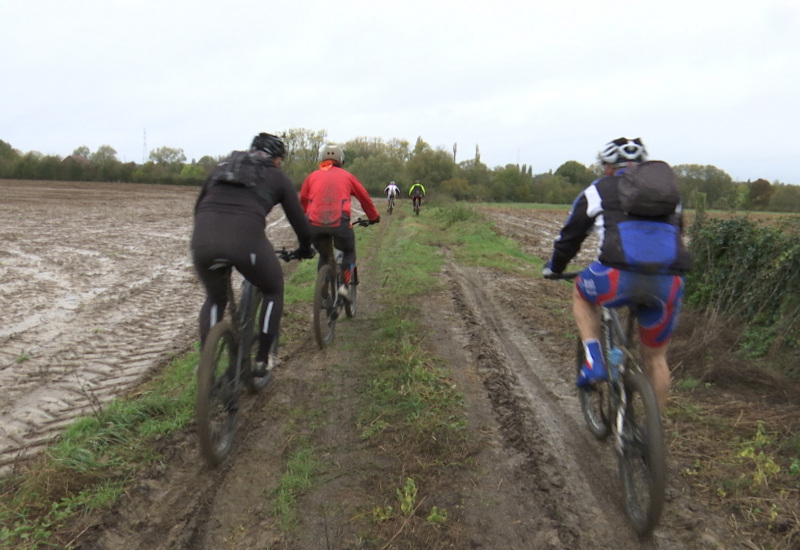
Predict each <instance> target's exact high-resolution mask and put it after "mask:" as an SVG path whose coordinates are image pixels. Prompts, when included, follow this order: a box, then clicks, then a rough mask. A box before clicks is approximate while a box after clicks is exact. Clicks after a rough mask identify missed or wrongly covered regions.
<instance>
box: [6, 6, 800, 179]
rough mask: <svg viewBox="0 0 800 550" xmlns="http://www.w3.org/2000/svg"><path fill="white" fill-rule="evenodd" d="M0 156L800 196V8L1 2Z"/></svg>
mask: <svg viewBox="0 0 800 550" xmlns="http://www.w3.org/2000/svg"><path fill="white" fill-rule="evenodd" d="M0 52H2V80H0V140H3V141H5V142H7V143H9V144H11V146H12V147H14V148H15V149H18V150H20V151H22V152H28V151H40V152H42V153H44V154H53V155H60V156H62V157H63V156H67V155H69V154H70V153H72V151H73V150H75V149H76V148H77V147H79V146H81V145H86V146H88V147H89V149H90V150H91V151H95V150H97V148H98V147H99V146H101V145H110V146H112V147H113V148H114V149H116V151H117V153H118V155H117V156H118V158H119V159H120V160H122V161H126V162H129V161H135V162H142V161H143V159H146V158H147V156H148V154H149V152H150V151H151V150H153V149H155V148H158V147H163V146H167V147H173V148H179V149H183V151H184V153H185V154H186V157H187V158H188V159H189V160H191V159H199V158H200V157H202V156H204V155H211V156H214V157H216V156H219V155H224V154H227V153H229V152H230V151H231V150H233V149H242V148H246V147H247V146H248V145H249V143H250V140H251V139H252V136H253V135H254V134H256V133H258V132H260V131H269V132H280V131H282V130H287V129H289V128H306V129H309V130H314V131H318V130H326V131H327V132H328V136H329V139H330V140H331V141H340V142H344V141H347V140H349V139H353V138H356V137H371V138H383V139H385V140H389V139H393V138H397V139H404V140H408V141H409V142H410V143H411V145H412V146H413V144H414V142H415V141H416V139H417V137H422V139H424V140H425V141H426V142H427V143H429V144H430V145H432V146H434V147H438V146H442V147H444V148H445V149H446V150H448V151H451V150H452V148H453V144H454V143H457V144H458V156H457V160H458V161H461V160H466V159H469V158H473V157H474V155H475V147H476V145H478V146H479V147H480V152H481V160H482V161H483V162H484V163H486V164H487V165H488V166H489V167H491V168H493V167H496V166H503V165H505V164H508V163H519V164H523V163H524V164H528V165H532V166H533V171H534V173H541V172H546V171H548V170H555V169H557V168H558V167H559V166H560V165H561V164H562V163H564V162H566V161H568V160H577V161H579V162H582V163H584V164H586V165H589V164H591V163H592V162H594V161H595V158H596V153H597V151H598V149H600V147H601V146H602V145H603V144H605V143H606V142H608V141H610V140H612V139H614V138H617V137H619V136H627V137H637V136H641V137H642V138H643V140H644V142H645V144H646V145H647V147H648V149H649V151H650V154H651V157H652V158H660V159H663V160H667V161H668V162H671V163H672V164H689V163H691V164H711V165H714V166H716V167H717V168H720V169H722V170H724V171H726V172H727V173H728V174H730V175H731V176H732V177H733V178H734V179H735V180H737V181H744V180H748V179H751V180H754V179H757V178H766V179H768V180H770V181H775V180H780V181H782V182H784V183H795V184H800V1H798V0H747V1H745V0H670V1H669V2H666V1H664V2H647V1H641V0H640V1H637V2H629V1H625V0H619V1H617V2H603V1H599V0H559V1H548V2H545V1H543V0H533V1H528V0H493V1H481V2H477V1H472V0H461V1H450V0H407V1H403V2H383V1H380V0H365V1H350V0H339V1H333V0H328V1H318V0H298V1H291V0H290V1H282V2H279V1H277V0H261V1H244V0H226V1H225V2H219V1H213V2H212V1H205V0H192V1H186V0H160V1H154V0H82V1H80V0H52V1H44V0H26V1H13V0H2V2H0Z"/></svg>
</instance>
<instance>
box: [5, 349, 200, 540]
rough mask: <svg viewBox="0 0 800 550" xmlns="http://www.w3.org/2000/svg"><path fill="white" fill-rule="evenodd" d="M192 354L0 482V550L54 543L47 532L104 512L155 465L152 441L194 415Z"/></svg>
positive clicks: (88, 419) (72, 428)
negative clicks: (21, 471) (139, 474)
mask: <svg viewBox="0 0 800 550" xmlns="http://www.w3.org/2000/svg"><path fill="white" fill-rule="evenodd" d="M195 365H197V353H196V352H192V353H189V354H188V355H186V356H184V357H181V358H179V359H176V360H175V361H173V362H172V363H171V364H170V365H169V366H167V367H166V368H165V369H164V371H163V372H162V373H161V374H160V375H159V376H157V377H155V378H154V379H153V380H151V381H150V382H148V383H147V384H145V385H144V386H142V387H141V388H140V389H139V390H138V392H137V393H136V394H135V395H132V396H129V397H127V398H123V399H118V400H116V401H114V402H112V403H110V404H108V405H107V406H105V407H104V408H102V409H101V410H99V411H97V412H96V413H95V414H93V415H91V416H86V417H83V418H80V419H78V420H76V421H74V422H73V423H72V424H70V425H69V426H68V427H67V428H66V430H65V431H64V432H63V434H62V435H61V436H60V437H59V438H58V440H57V441H56V442H55V443H54V444H52V445H51V446H49V447H48V449H47V450H46V451H45V452H44V453H42V455H41V456H40V457H38V458H37V459H36V460H35V461H34V462H33V464H32V465H31V467H30V470H29V471H28V472H27V473H24V474H20V475H14V476H11V477H9V478H7V479H4V480H2V481H1V482H0V525H2V526H3V527H1V528H0V548H14V549H28V548H40V547H43V546H45V545H47V546H51V545H52V544H56V545H57V546H61V544H60V543H59V541H52V540H51V538H52V536H53V533H54V532H56V531H57V530H58V529H60V528H63V527H64V526H65V525H68V524H70V523H74V521H75V520H76V519H77V518H79V517H80V516H82V515H84V514H86V513H89V512H91V511H94V510H101V509H105V508H107V507H109V506H110V505H112V504H113V503H114V502H116V500H117V498H118V497H119V496H120V495H121V494H122V493H123V492H124V490H125V488H126V486H127V485H128V483H129V482H130V481H131V480H132V479H133V478H134V476H135V474H136V473H137V472H138V471H140V470H141V469H143V468H146V467H147V466H148V465H150V464H152V463H153V462H154V461H155V460H158V457H157V455H156V453H155V452H154V450H153V448H152V445H151V444H150V443H151V441H152V440H153V438H155V437H158V436H162V435H167V434H170V433H172V432H174V431H175V430H178V429H181V428H184V427H185V426H187V425H188V424H189V423H190V422H191V420H192V418H193V414H194V400H195V394H196V384H195V382H194V367H195Z"/></svg>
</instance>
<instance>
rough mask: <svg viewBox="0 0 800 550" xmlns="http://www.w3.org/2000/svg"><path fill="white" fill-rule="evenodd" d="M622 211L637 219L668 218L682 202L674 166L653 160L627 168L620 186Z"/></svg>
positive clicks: (621, 178)
mask: <svg viewBox="0 0 800 550" xmlns="http://www.w3.org/2000/svg"><path fill="white" fill-rule="evenodd" d="M618 190H619V200H620V204H621V206H622V210H623V211H624V212H625V213H627V214H630V215H633V216H640V217H645V218H657V217H663V216H668V215H670V214H672V213H673V212H674V211H675V208H676V207H677V206H678V204H680V202H681V194H680V191H678V178H677V176H676V175H675V172H673V170H672V167H670V165H669V164H667V163H666V162H663V161H660V160H650V161H646V162H642V163H641V164H636V165H634V166H630V167H628V168H626V169H625V171H624V172H623V173H622V176H621V177H620V180H619V185H618Z"/></svg>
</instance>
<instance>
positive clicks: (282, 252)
mask: <svg viewBox="0 0 800 550" xmlns="http://www.w3.org/2000/svg"><path fill="white" fill-rule="evenodd" d="M275 254H277V255H278V256H280V257H281V260H283V261H284V262H291V261H292V260H302V259H303V258H302V257H300V249H299V248H296V249H294V250H287V249H286V247H285V246H284V247H281V248H278V249H276V250H275ZM316 254H317V251H316V250H314V249H313V248H312V249H311V257H312V258H313V257H314V256H316Z"/></svg>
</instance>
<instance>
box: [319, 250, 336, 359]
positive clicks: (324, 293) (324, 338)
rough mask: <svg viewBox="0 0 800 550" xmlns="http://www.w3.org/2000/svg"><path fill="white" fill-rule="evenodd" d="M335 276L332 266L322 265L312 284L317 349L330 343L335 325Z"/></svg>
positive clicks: (323, 347)
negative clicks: (314, 282)
mask: <svg viewBox="0 0 800 550" xmlns="http://www.w3.org/2000/svg"><path fill="white" fill-rule="evenodd" d="M335 299H336V277H335V273H334V270H333V267H331V266H330V265H324V266H322V268H320V270H319V273H317V282H316V284H315V285H314V338H315V339H316V340H317V345H318V346H319V349H325V346H327V345H328V344H330V343H331V341H332V340H333V336H334V329H335V327H336V304H335V303H334V300H335Z"/></svg>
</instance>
